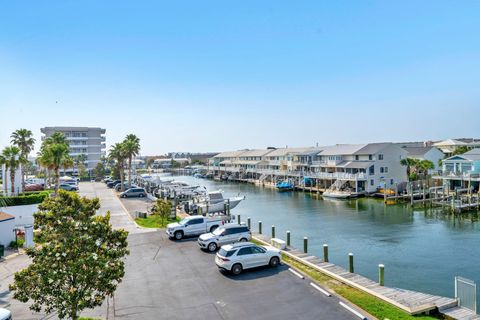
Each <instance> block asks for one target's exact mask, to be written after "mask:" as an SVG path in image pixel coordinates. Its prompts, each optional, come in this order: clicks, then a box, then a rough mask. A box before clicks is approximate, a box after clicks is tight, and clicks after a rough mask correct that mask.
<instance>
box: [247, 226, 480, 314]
mask: <svg viewBox="0 0 480 320" xmlns="http://www.w3.org/2000/svg"><path fill="white" fill-rule="evenodd" d="M253 237H254V239H255V240H257V241H259V242H261V243H263V244H265V245H270V240H271V239H270V238H269V237H268V236H266V235H264V234H258V233H255V234H254V235H253ZM282 253H283V254H285V255H287V256H288V257H290V258H292V259H294V260H296V261H298V262H300V263H302V264H304V265H306V266H308V267H311V268H313V269H315V270H317V271H319V272H321V273H323V274H325V275H327V276H329V277H331V278H333V279H335V280H337V281H339V282H341V283H343V284H346V285H348V286H350V287H352V288H356V289H358V290H360V291H363V292H365V293H367V294H370V295H372V296H374V297H376V298H378V299H380V300H383V301H385V302H387V303H389V304H391V305H393V306H395V307H397V308H399V309H401V310H403V311H405V312H406V313H408V314H410V315H418V314H428V313H430V312H432V311H438V312H440V313H441V314H443V315H445V316H448V317H450V318H451V319H456V320H480V317H479V316H478V315H476V314H475V312H473V311H471V310H469V309H466V308H463V307H459V305H458V301H457V299H454V298H448V297H442V296H436V295H432V294H427V293H422V292H417V291H412V290H405V289H400V288H391V287H386V286H382V285H380V284H379V283H378V282H375V281H373V280H371V279H368V278H366V277H364V276H362V275H359V274H356V273H353V272H349V271H348V270H346V269H344V268H343V267H340V266H337V265H335V264H333V263H330V262H325V261H323V260H322V259H320V258H318V257H316V256H313V255H311V254H309V253H304V252H303V251H301V250H298V249H295V248H293V247H290V246H287V248H286V249H285V250H283V251H282Z"/></svg>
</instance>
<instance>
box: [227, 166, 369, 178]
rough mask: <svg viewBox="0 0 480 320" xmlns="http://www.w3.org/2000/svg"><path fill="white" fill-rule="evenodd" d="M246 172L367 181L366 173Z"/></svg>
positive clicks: (233, 170) (268, 170)
mask: <svg viewBox="0 0 480 320" xmlns="http://www.w3.org/2000/svg"><path fill="white" fill-rule="evenodd" d="M219 170H220V171H230V172H238V171H239V169H238V168H232V167H220V169H219ZM245 172H249V173H259V174H264V175H278V176H291V177H304V176H307V177H309V178H318V179H332V180H338V179H340V180H366V179H367V174H366V173H347V172H302V171H284V170H270V169H247V170H246V171H245Z"/></svg>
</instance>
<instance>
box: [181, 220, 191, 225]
mask: <svg viewBox="0 0 480 320" xmlns="http://www.w3.org/2000/svg"><path fill="white" fill-rule="evenodd" d="M188 221H190V219H183V220H182V221H180V222H179V224H180V225H182V226H184V225H186V224H187V222H188Z"/></svg>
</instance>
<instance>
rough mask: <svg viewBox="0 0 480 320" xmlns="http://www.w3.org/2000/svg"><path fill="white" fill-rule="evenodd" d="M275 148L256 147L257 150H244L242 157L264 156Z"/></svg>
mask: <svg viewBox="0 0 480 320" xmlns="http://www.w3.org/2000/svg"><path fill="white" fill-rule="evenodd" d="M272 151H274V150H272V149H256V150H247V151H245V152H243V153H242V154H241V155H240V157H262V156H264V155H266V154H269V153H270V152H272Z"/></svg>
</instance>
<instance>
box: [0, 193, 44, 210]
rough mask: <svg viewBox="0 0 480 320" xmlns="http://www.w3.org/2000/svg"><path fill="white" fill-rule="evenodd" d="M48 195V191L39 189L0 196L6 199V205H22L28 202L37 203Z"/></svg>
mask: <svg viewBox="0 0 480 320" xmlns="http://www.w3.org/2000/svg"><path fill="white" fill-rule="evenodd" d="M49 195H50V192H49V191H40V192H33V193H27V194H22V195H19V196H13V197H0V198H2V199H5V200H6V201H7V204H8V206H24V205H28V204H37V203H42V202H43V200H45V199H46V198H48V197H49Z"/></svg>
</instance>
